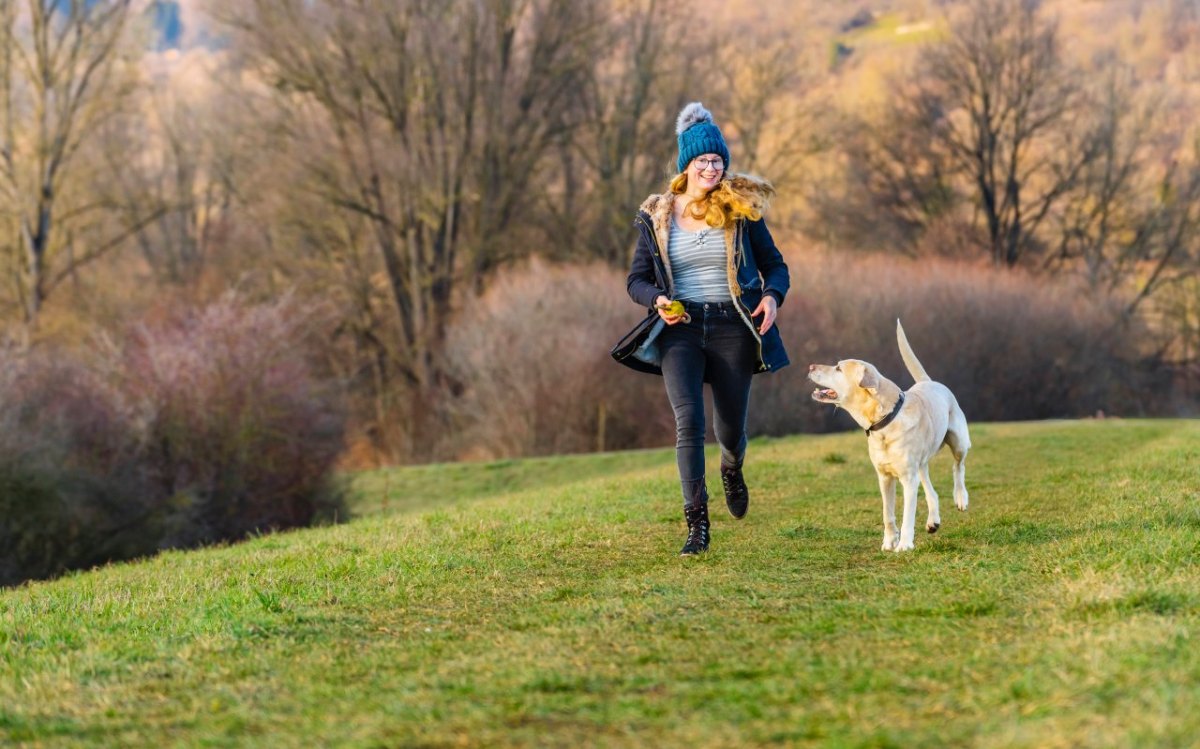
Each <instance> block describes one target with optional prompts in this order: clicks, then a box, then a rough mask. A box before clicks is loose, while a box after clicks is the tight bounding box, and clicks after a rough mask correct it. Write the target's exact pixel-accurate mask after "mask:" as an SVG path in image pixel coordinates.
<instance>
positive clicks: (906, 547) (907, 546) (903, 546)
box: [892, 541, 913, 552]
mask: <svg viewBox="0 0 1200 749" xmlns="http://www.w3.org/2000/svg"><path fill="white" fill-rule="evenodd" d="M912 550H913V542H912V541H898V542H897V543H896V547H895V548H894V549H892V551H895V552H901V551H912Z"/></svg>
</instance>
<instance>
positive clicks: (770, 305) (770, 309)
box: [750, 294, 779, 335]
mask: <svg viewBox="0 0 1200 749" xmlns="http://www.w3.org/2000/svg"><path fill="white" fill-rule="evenodd" d="M777 314H779V307H778V305H777V304H776V303H775V297H773V296H771V295H770V294H763V298H762V301H761V302H759V303H758V306H757V307H755V308H754V311H753V312H751V313H750V316H751V317H758V316H759V315H762V316H763V321H762V325H760V326H758V332H759V334H760V335H762V334H765V333H766V332H767V331H768V330H770V329H771V326H772V325H774V324H775V316H776V315H777Z"/></svg>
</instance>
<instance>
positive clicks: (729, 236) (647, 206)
mask: <svg viewBox="0 0 1200 749" xmlns="http://www.w3.org/2000/svg"><path fill="white" fill-rule="evenodd" d="M726 181H728V182H729V186H730V187H731V188H733V190H734V192H736V193H738V194H739V195H741V196H742V197H744V198H745V199H746V200H747V201H748V202H749V203H750V204H751V205H752V206H754V208H755V210H757V211H759V212H765V211H766V209H767V205H768V203H769V202H770V196H771V195H772V194H773V193H774V188H773V187H772V186H771V183H770V182H767V181H766V180H764V179H762V178H760V177H755V176H753V175H750V174H737V173H733V174H730V175H729V176H728V177H726ZM675 197H676V195H675V193H673V192H671V191H669V190H668V191H667V192H665V193H661V194H656V195H651V196H650V197H648V198H646V199H645V200H644V201H642V205H641V210H642V212H643V213H645V214H646V215H647V216H649V217H650V226H651V228H652V229H653V231H654V236H655V237H656V238H657V239H658V246H659V247H661V248H662V261H663V266H664V267H665V270H666V272H667V283H668V284H670V287H671V288H672V289H674V287H675V278H674V274H673V273H672V271H671V258H670V256H669V255H668V253H667V246H668V244H669V242H670V239H671V215H672V209H673V208H674V206H675ZM741 251H742V248H741V247H740V246H739V243H738V242H737V229H736V228H735V227H730V228H727V229H725V269H726V276H727V277H728V280H729V293H730V294H731V295H732V296H733V298H734V299H737V298H738V297H740V296H741V295H742V287H741V285H740V284H739V283H738V279H737V267H738V264H739V262H740V261H741V258H740V257H739V253H740V252H741ZM751 327H753V326H751Z"/></svg>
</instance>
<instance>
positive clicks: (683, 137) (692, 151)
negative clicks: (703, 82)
mask: <svg viewBox="0 0 1200 749" xmlns="http://www.w3.org/2000/svg"><path fill="white" fill-rule="evenodd" d="M675 135H676V136H677V139H678V141H679V158H677V159H676V160H675V166H676V167H678V170H679V171H680V172H682V171H684V170H685V169H687V165H688V164H690V163H691V161H692V159H694V158H696V157H697V156H702V155H704V154H706V153H715V154H717V155H719V156H720V157H721V158H722V159H724V160H725V168H726V169H728V168H729V146H727V145H725V138H723V137H722V136H721V131H720V130H719V129H718V128H717V125H716V123H714V122H713V116H712V112H709V111H708V110H707V109H705V108H704V105H703V104H701V103H700V102H698V101H694V102H692V103H691V104H688V105H687V106H686V107H684V108H683V110H682V111H680V113H679V119H677V120H676V121H675Z"/></svg>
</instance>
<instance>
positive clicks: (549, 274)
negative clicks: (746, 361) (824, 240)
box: [443, 254, 1149, 457]
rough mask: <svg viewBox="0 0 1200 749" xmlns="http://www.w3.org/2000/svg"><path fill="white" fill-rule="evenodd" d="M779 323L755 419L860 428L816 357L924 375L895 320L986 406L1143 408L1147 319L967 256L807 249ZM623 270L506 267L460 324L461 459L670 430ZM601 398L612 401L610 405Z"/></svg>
mask: <svg viewBox="0 0 1200 749" xmlns="http://www.w3.org/2000/svg"><path fill="white" fill-rule="evenodd" d="M791 271H792V279H793V285H792V292H791V294H790V296H789V297H788V299H787V302H786V304H785V305H784V306H783V307H782V309H781V310H780V318H779V323H780V326H781V330H782V333H783V337H784V341H785V343H786V345H787V348H788V352H789V355H790V357H791V360H792V366H791V367H788V368H786V369H784V370H783V371H781V372H778V373H775V374H770V375H762V376H759V377H756V378H755V379H754V385H753V388H754V390H753V395H752V398H751V414H750V422H751V434H764V433H766V434H788V433H793V432H800V431H809V432H812V431H828V430H831V429H847V428H850V427H852V426H853V422H852V421H850V420H849V418H848V417H846V416H845V415H844V414H839V413H837V412H835V411H834V410H833V409H831V408H829V407H828V406H821V405H818V404H816V403H814V402H813V401H812V400H811V399H810V397H809V395H810V393H811V392H812V389H813V387H814V386H813V385H812V384H811V383H810V382H809V381H808V379H807V374H808V373H807V369H808V364H809V363H812V362H832V361H836V360H837V359H844V358H861V359H866V360H868V361H871V362H873V363H874V364H876V366H878V367H879V368H880V370H881V371H882V372H883V373H884V374H885V375H886V376H888V377H890V378H892V379H894V380H895V381H896V382H898V383H900V384H901V385H903V386H905V387H907V386H908V385H909V384H911V379H910V378H909V376H908V374H907V372H906V370H905V369H904V366H903V363H902V362H901V361H900V357H899V353H898V351H897V349H896V337H895V328H896V319H897V318H900V319H902V320H903V322H904V327H905V330H906V331H907V333H908V338H909V341H910V342H911V343H912V345H913V348H914V349H915V350H916V353H917V355H918V357H919V358H920V359H921V361H922V363H924V365H925V367H926V369H927V370H928V371H929V373H930V374H931V375H932V376H933V377H934V378H935V379H938V380H939V381H941V382H944V383H945V384H946V385H948V386H949V387H950V388H952V389H953V390H954V392H955V393H956V395H957V396H958V398H959V401H960V402H961V404H962V406H963V409H964V411H966V413H967V416H968V418H970V419H972V420H979V421H985V420H998V419H1038V418H1048V417H1074V416H1085V415H1091V414H1093V413H1095V412H1096V411H1097V410H1104V411H1105V412H1106V413H1110V414H1134V413H1141V405H1140V402H1139V401H1138V399H1137V398H1136V393H1137V392H1138V389H1139V387H1140V386H1141V385H1142V384H1143V382H1144V380H1145V378H1146V377H1147V376H1149V375H1147V373H1146V372H1145V367H1144V366H1143V364H1142V362H1141V358H1140V357H1141V356H1143V355H1144V354H1143V352H1141V351H1140V350H1139V343H1138V342H1139V331H1138V330H1137V329H1136V327H1131V324H1129V323H1125V322H1123V321H1122V319H1121V316H1120V314H1119V310H1118V309H1117V308H1116V307H1115V306H1114V305H1111V304H1108V303H1106V302H1105V301H1104V300H1100V299H1095V298H1091V297H1088V296H1086V295H1084V294H1082V293H1080V292H1079V291H1077V290H1076V289H1074V288H1071V287H1070V286H1066V285H1063V284H1052V283H1047V282H1044V281H1041V280H1038V279H1035V278H1032V277H1030V276H1028V275H1026V274H1023V273H1020V272H1015V271H1008V270H996V269H993V268H990V267H980V266H973V265H966V264H963V263H959V262H955V261H952V260H944V259H936V258H925V259H920V260H910V259H906V258H900V257H896V256H888V255H871V256H863V255H834V254H820V255H812V256H809V257H806V258H793V259H792V260H791ZM640 314H641V310H640V309H638V307H637V305H635V304H633V303H632V302H631V301H629V298H628V297H627V296H626V294H625V278H624V273H622V272H621V271H619V270H614V269H611V268H606V267H601V266H587V267H552V266H549V265H546V264H543V263H533V264H531V265H529V266H528V267H526V268H524V269H522V270H520V271H513V272H510V273H507V274H504V275H502V276H500V277H499V278H498V279H497V281H496V282H495V283H494V284H493V285H492V286H491V287H490V288H489V289H488V291H487V293H486V294H484V295H483V296H481V297H480V298H478V299H475V300H473V301H472V302H471V304H470V305H468V308H467V309H466V310H465V311H464V313H463V315H462V317H461V319H460V320H459V321H458V323H457V324H456V325H455V326H454V328H453V330H452V331H451V332H450V333H449V340H448V343H447V357H448V371H449V372H450V374H451V376H452V379H453V380H454V382H455V383H456V384H457V387H458V388H459V390H460V391H461V395H460V396H459V397H458V398H456V399H453V400H449V401H448V403H447V404H445V406H444V407H445V410H446V412H447V413H448V414H449V417H450V418H449V422H448V423H449V428H448V430H447V435H448V439H447V441H446V443H445V444H446V448H445V449H444V453H443V454H445V455H446V456H447V457H455V456H463V455H469V456H477V457H496V456H511V455H532V454H547V453H555V452H568V451H583V450H592V449H595V448H596V446H597V433H598V431H599V418H598V417H599V414H600V413H601V410H603V412H604V413H605V415H606V427H605V441H604V447H605V448H608V449H614V448H629V447H644V446H663V445H670V444H672V442H673V438H674V427H673V420H672V418H671V409H670V406H669V404H668V402H667V398H666V394H665V392H664V390H663V385H662V381H661V379H659V378H657V377H652V376H649V375H643V374H639V373H636V372H633V371H632V370H629V369H627V368H626V367H623V366H621V365H619V364H616V363H615V362H613V361H612V360H611V359H610V358H609V357H608V349H609V347H610V346H611V345H612V343H614V342H615V341H616V340H617V339H618V338H619V337H620V336H621V335H622V334H623V333H624V332H625V331H627V330H628V329H629V328H630V327H632V325H633V324H634V323H635V322H636V321H637V320H638V319H639V316H640ZM602 404H603V406H602Z"/></svg>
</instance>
